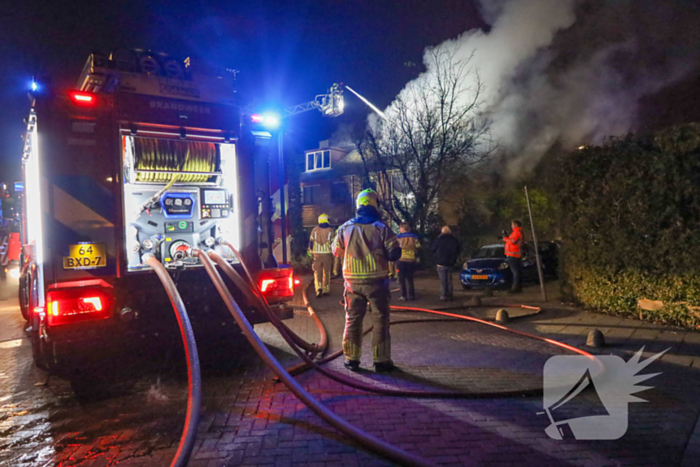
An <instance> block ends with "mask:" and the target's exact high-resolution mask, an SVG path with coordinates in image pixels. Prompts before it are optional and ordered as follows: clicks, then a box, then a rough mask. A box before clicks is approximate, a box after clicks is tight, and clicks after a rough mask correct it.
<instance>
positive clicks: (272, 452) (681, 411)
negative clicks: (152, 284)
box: [0, 285, 700, 466]
mask: <svg viewBox="0 0 700 467" xmlns="http://www.w3.org/2000/svg"><path fill="white" fill-rule="evenodd" d="M333 292H334V294H335V295H334V297H331V298H324V299H321V300H319V301H318V302H317V303H316V305H317V308H318V311H319V315H320V317H321V319H322V320H323V321H324V323H326V325H327V327H328V330H329V334H330V338H331V339H330V346H331V349H332V350H333V349H336V348H338V347H339V345H340V330H341V329H342V320H343V313H342V310H341V309H340V308H339V307H338V306H337V301H338V297H339V296H340V286H339V285H334V287H333ZM526 298H527V297H526ZM424 299H425V300H429V297H424ZM498 299H499V297H495V298H494V299H493V300H494V301H496V300H498ZM14 305H15V304H14V302H13V301H5V302H0V333H2V334H0V335H2V339H0V340H2V341H3V342H0V391H1V392H0V464H2V465H20V466H28V465H32V466H33V465H61V466H70V465H80V466H105V465H115V464H117V463H119V464H120V465H149V466H151V465H156V466H158V465H168V463H169V461H170V459H171V458H172V456H173V454H174V453H175V449H176V447H177V441H178V438H179V435H180V430H181V427H182V423H183V421H184V409H185V396H186V374H185V371H184V367H183V366H182V362H181V361H179V360H177V357H174V358H171V360H169V361H167V362H166V361H156V362H152V365H151V366H150V367H148V368H147V369H146V370H143V369H141V370H139V371H138V372H137V373H136V374H135V376H134V377H132V378H130V379H129V378H127V379H125V380H124V381H122V384H121V385H120V387H119V388H117V390H115V392H114V393H113V394H111V395H110V397H108V398H106V399H101V400H78V399H77V398H76V397H75V396H74V394H73V393H72V391H71V389H70V386H69V384H68V383H67V382H65V381H63V380H60V379H57V378H52V379H51V380H50V384H49V385H48V386H37V385H35V383H37V382H42V381H43V380H44V379H45V377H44V375H43V374H42V373H41V372H40V371H38V370H36V369H35V368H34V367H33V366H32V365H31V351H30V348H29V345H28V341H27V340H26V339H24V338H23V337H22V332H21V328H22V321H21V318H20V317H19V310H18V309H17V308H16V307H15V306H14ZM418 317H420V316H417V315H416V314H413V313H411V314H408V313H400V314H395V315H393V316H392V319H394V320H397V319H405V318H410V319H415V318H418ZM288 323H289V324H290V326H291V327H292V328H293V329H295V330H296V331H298V333H299V334H301V335H303V336H306V337H307V338H308V339H309V340H312V341H313V340H316V339H317V337H316V330H315V326H314V325H313V323H312V322H311V320H310V319H309V318H308V317H306V316H305V315H304V314H302V313H299V314H297V315H296V316H295V319H294V320H291V321H289V322H288ZM513 326H514V327H518V328H522V329H526V330H531V331H534V332H540V333H542V334H546V335H550V336H555V337H556V336H559V337H561V338H563V339H565V340H567V341H568V342H571V343H573V344H575V345H581V344H582V343H583V342H584V341H585V332H586V329H588V328H590V327H592V326H595V327H604V328H605V330H606V333H607V334H608V335H610V336H611V337H610V338H611V339H612V338H615V336H627V335H628V334H629V336H627V338H625V339H623V337H617V339H619V340H618V341H615V346H614V347H612V348H609V349H606V351H608V352H610V351H612V352H614V353H618V354H621V355H626V357H625V358H628V356H629V354H630V353H631V352H632V351H634V350H636V349H638V348H639V347H640V346H641V344H642V343H646V344H647V345H648V349H649V350H651V351H656V350H657V349H661V348H666V347H668V346H672V351H671V352H670V355H668V357H667V356H665V357H664V358H663V359H662V360H661V361H660V362H657V363H654V364H653V365H652V366H651V367H649V368H648V372H658V371H662V372H663V373H662V375H660V376H657V377H655V378H654V379H652V380H650V381H649V383H648V384H649V385H654V386H657V387H656V388H655V389H652V390H649V391H646V392H644V393H642V394H641V395H642V396H643V397H644V398H646V399H648V400H649V402H648V403H646V404H631V406H630V416H629V420H630V429H629V431H628V433H627V435H626V436H624V437H623V438H622V439H620V440H617V441H587V442H582V441H573V440H571V441H555V440H551V439H549V438H548V437H547V436H546V435H545V433H544V428H545V427H546V426H547V425H548V420H547V419H546V416H543V415H537V412H540V411H541V410H542V402H541V398H539V397H518V398H502V399H476V400H428V399H408V398H395V397H381V396H374V395H367V394H365V393H362V392H360V391H356V390H352V389H348V388H346V387H343V386H340V385H339V384H337V383H335V382H332V381H329V380H328V379H326V378H324V377H322V376H320V375H317V374H315V373H312V372H309V373H305V374H303V375H300V376H298V380H299V381H300V382H301V383H302V384H303V385H304V386H305V387H307V388H308V389H309V390H310V391H311V392H312V393H313V394H315V395H316V396H318V397H320V398H321V400H323V402H324V403H326V404H327V405H328V406H329V407H330V408H331V409H332V410H333V411H334V412H336V413H338V414H340V415H342V416H343V417H345V418H346V419H347V420H349V421H351V422H352V423H354V424H356V425H357V426H359V427H360V428H363V429H365V430H367V431H368V432H370V433H372V434H374V435H376V436H378V437H380V438H382V439H384V440H386V441H389V442H391V443H394V444H396V445H398V446H401V447H403V448H404V449H406V450H409V451H412V452H416V453H419V454H420V455H422V456H424V457H426V458H428V459H429V460H431V461H433V462H435V463H437V464H440V465H502V466H506V465H519V466H520V465H538V466H539V465H591V466H593V465H595V466H598V465H678V464H679V463H680V462H681V459H682V456H683V453H684V450H685V447H686V444H687V443H688V439H689V438H690V435H691V432H692V431H693V428H694V426H695V423H696V420H697V418H698V411H699V410H700V398H698V397H697V388H698V387H700V386H699V385H698V383H700V373H698V372H697V370H696V369H695V368H694V366H693V365H694V362H695V358H696V357H697V356H698V355H700V352H699V351H698V346H697V343H699V342H700V340H698V339H697V336H698V334H695V333H690V334H689V333H685V332H683V333H675V334H674V330H669V329H668V328H663V327H654V326H646V325H644V326H642V325H641V323H637V322H634V321H629V320H619V319H616V320H615V321H611V320H610V317H602V316H600V315H594V314H590V313H580V312H577V311H575V310H570V309H562V310H559V311H557V312H552V311H548V312H546V313H543V314H542V315H540V316H537V317H534V318H531V319H530V320H528V321H525V322H516V323H514V324H513ZM256 330H257V331H258V332H259V333H260V334H261V336H262V337H263V338H264V340H265V341H266V342H267V343H268V345H270V346H271V348H272V349H273V352H274V353H275V354H276V355H278V356H279V357H280V358H281V359H282V360H284V361H285V362H286V363H287V364H288V365H291V364H292V363H295V362H297V360H296V358H294V357H292V355H291V351H290V350H289V349H288V348H287V346H286V345H285V344H284V343H282V342H281V340H280V338H279V337H278V336H277V334H276V333H275V332H274V330H273V329H272V328H271V327H270V326H269V325H259V326H256ZM640 331H644V332H640ZM679 335H680V336H681V337H680V338H679ZM392 336H393V342H394V357H395V360H396V362H397V364H399V365H400V367H401V370H402V371H401V372H399V373H397V374H396V375H391V376H386V375H381V376H380V375H377V374H375V373H374V372H372V371H371V370H367V371H363V372H361V373H359V374H357V375H352V374H350V373H349V372H347V371H346V370H344V369H343V368H342V363H341V361H340V360H338V361H335V362H332V363H330V364H329V365H328V368H329V369H331V370H332V371H337V372H340V373H343V374H345V375H352V377H354V378H358V379H360V380H363V381H365V382H373V383H375V384H381V385H385V386H398V387H423V388H432V389H440V388H453V389H454V388H458V389H461V390H468V391H475V390H484V389H493V390H498V389H512V388H514V387H523V388H526V387H534V386H537V385H538V384H539V382H540V381H541V375H542V365H543V364H544V362H545V361H546V359H547V358H548V357H549V356H551V355H553V354H555V353H556V354H561V353H562V352H561V351H560V350H561V349H557V348H554V347H551V346H549V345H547V344H543V343H540V342H538V341H534V340H529V339H526V338H522V337H516V336H512V335H508V334H505V333H504V332H502V331H498V330H494V329H490V328H487V327H484V326H482V325H476V324H472V323H444V322H425V323H417V324H404V325H400V326H399V325H397V326H395V327H393V328H392ZM635 336H636V337H635ZM7 342H10V343H11V344H7V345H4V346H3V345H2V344H5V343H7ZM365 350H366V353H365V355H364V356H363V366H364V367H365V368H368V367H369V362H370V358H369V348H368V347H367V345H366V346H365ZM204 390H205V401H204V407H203V417H202V421H201V423H200V427H199V437H198V440H197V447H196V450H195V452H194V455H193V458H192V461H191V465H193V466H219V465H270V466H272V465H279V466H284V465H317V466H328V465H387V462H386V461H384V460H383V459H381V458H378V457H376V456H374V455H372V454H369V453H367V452H366V451H364V450H363V449H361V448H359V447H358V446H356V445H355V444H354V443H353V442H351V441H349V440H348V439H346V438H345V437H343V436H342V435H339V434H338V433H336V432H335V431H334V430H332V429H331V428H329V427H328V426H326V425H325V424H324V423H323V422H322V421H321V420H320V419H318V418H317V417H316V416H315V415H314V414H313V413H311V412H310V411H309V410H308V409H307V408H306V407H304V406H303V405H302V404H300V403H299V402H298V400H297V399H296V398H295V397H294V396H293V395H291V394H290V393H289V392H288V391H287V390H286V388H285V387H284V386H283V385H281V384H278V383H275V382H274V380H273V379H272V377H271V374H270V373H269V371H267V370H266V369H265V368H264V367H263V366H262V364H261V362H260V361H259V359H258V358H257V356H255V355H254V354H253V353H252V352H251V351H250V350H249V349H248V347H247V346H245V345H242V346H240V348H239V349H237V351H236V353H235V355H232V364H231V365H230V368H228V369H226V370H223V371H218V372H214V371H209V372H207V373H206V374H205V379H204ZM595 403H596V400H595V398H594V397H592V396H591V394H584V396H583V397H582V398H579V399H577V401H576V402H574V403H572V404H571V405H570V406H569V407H568V412H567V413H568V414H571V415H576V414H579V415H585V414H586V410H587V409H590V408H591V407H593V406H594V405H595ZM688 465H693V464H688Z"/></svg>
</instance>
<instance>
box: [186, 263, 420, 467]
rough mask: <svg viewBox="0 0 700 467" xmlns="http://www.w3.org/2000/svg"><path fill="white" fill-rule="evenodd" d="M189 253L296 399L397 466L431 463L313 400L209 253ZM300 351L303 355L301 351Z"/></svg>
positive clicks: (264, 359)
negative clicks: (247, 314)
mask: <svg viewBox="0 0 700 467" xmlns="http://www.w3.org/2000/svg"><path fill="white" fill-rule="evenodd" d="M192 255H193V256H194V257H197V258H199V259H200V261H201V262H202V264H203V265H204V268H205V269H206V271H207V273H208V274H209V277H210V278H211V280H212V282H213V283H214V286H215V287H216V289H217V290H218V291H219V294H220V295H221V298H222V299H223V300H224V302H225V304H226V306H227V308H228V309H229V311H230V312H231V315H232V316H233V318H234V319H235V320H236V323H237V324H238V326H239V327H240V328H241V330H242V331H243V334H245V336H246V338H247V339H248V342H250V344H251V345H252V346H253V348H254V349H255V351H256V352H257V353H258V355H260V357H261V358H262V359H263V361H264V362H265V364H266V365H267V366H268V367H269V368H270V370H272V372H273V373H274V374H275V375H276V376H277V377H278V378H279V379H281V380H282V381H283V382H284V384H285V385H286V386H287V387H288V388H289V390H290V391H292V393H293V394H294V395H295V396H297V398H299V400H301V401H302V402H303V403H304V404H305V405H306V406H307V407H309V408H310V409H311V410H312V411H313V412H314V413H315V414H316V415H318V416H319V417H321V418H322V419H323V420H324V421H326V422H327V423H328V424H329V425H331V426H333V427H334V428H336V429H337V430H338V431H340V432H342V433H345V434H346V435H347V436H349V437H351V438H352V439H354V440H355V441H357V442H358V443H360V444H361V445H363V446H365V447H367V448H369V449H370V450H371V451H373V452H375V453H377V454H380V455H382V456H384V457H386V458H387V459H390V460H392V461H394V462H397V463H399V464H400V465H408V466H427V465H430V464H429V463H428V462H427V461H425V460H423V459H421V458H419V457H417V456H414V455H412V454H409V453H407V452H405V451H403V450H402V449H399V448H397V447H394V446H391V445H390V444H387V443H385V442H384V441H381V440H380V439H378V438H375V437H374V436H372V435H370V434H368V433H365V432H363V431H361V430H359V429H357V428H356V427H354V426H353V425H351V424H349V423H348V422H346V421H345V420H343V419H342V418H340V417H338V416H337V415H336V414H334V413H333V412H331V411H330V410H329V409H327V408H326V407H325V406H323V405H321V404H320V403H319V402H318V401H317V400H316V399H314V398H313V397H311V395H310V394H309V393H308V392H307V391H306V390H305V389H304V388H302V387H301V385H300V384H299V383H297V382H296V380H295V379H294V378H292V377H291V376H290V375H289V374H288V373H287V372H286V371H285V370H284V368H283V367H282V365H281V364H280V363H279V362H278V361H277V360H276V359H275V358H274V357H273V355H272V354H271V353H270V351H269V350H268V348H267V347H266V346H265V344H264V343H263V342H262V341H261V340H260V338H259V337H258V335H257V334H256V333H255V331H254V330H253V326H252V325H251V324H250V322H249V321H248V320H247V319H246V317H245V315H244V314H243V312H242V311H241V308H240V307H239V306H238V303H237V302H236V300H235V299H234V298H233V296H232V295H231V292H229V290H228V288H227V287H226V285H225V283H224V281H223V280H222V279H221V276H220V275H219V272H218V271H217V270H216V268H215V266H214V263H213V262H212V260H211V259H209V256H208V255H207V254H206V253H204V252H203V251H201V250H198V249H195V250H193V252H192ZM301 353H302V354H303V352H301Z"/></svg>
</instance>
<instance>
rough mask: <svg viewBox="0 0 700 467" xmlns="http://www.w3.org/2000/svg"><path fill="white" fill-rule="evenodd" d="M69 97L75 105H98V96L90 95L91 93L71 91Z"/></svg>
mask: <svg viewBox="0 0 700 467" xmlns="http://www.w3.org/2000/svg"><path fill="white" fill-rule="evenodd" d="M68 95H69V96H70V100H71V101H73V103H74V104H75V105H82V106H86V107H92V106H94V105H95V104H97V96H95V95H94V94H90V93H89V92H82V91H70V92H69V93H68Z"/></svg>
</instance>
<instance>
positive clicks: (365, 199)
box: [356, 188, 379, 209]
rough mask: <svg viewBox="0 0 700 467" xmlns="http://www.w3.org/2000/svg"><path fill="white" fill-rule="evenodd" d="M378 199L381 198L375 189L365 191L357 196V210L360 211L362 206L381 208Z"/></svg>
mask: <svg viewBox="0 0 700 467" xmlns="http://www.w3.org/2000/svg"><path fill="white" fill-rule="evenodd" d="M378 199H379V196H378V195H377V192H376V191H374V190H373V189H371V188H368V189H366V190H363V191H361V192H360V194H359V195H357V203H356V204H357V209H360V208H361V207H362V206H374V207H375V208H376V207H379V206H378V203H377V200H378Z"/></svg>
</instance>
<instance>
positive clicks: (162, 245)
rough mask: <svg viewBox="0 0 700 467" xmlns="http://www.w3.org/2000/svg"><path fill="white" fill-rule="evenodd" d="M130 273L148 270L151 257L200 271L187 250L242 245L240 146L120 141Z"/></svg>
mask: <svg viewBox="0 0 700 467" xmlns="http://www.w3.org/2000/svg"><path fill="white" fill-rule="evenodd" d="M122 150H123V167H124V177H123V180H124V186H123V190H124V192H123V194H124V219H125V222H124V239H125V245H124V248H125V252H126V257H127V271H128V272H135V271H142V270H147V269H150V267H149V266H148V265H146V264H145V263H144V262H143V260H142V255H144V254H146V253H153V254H154V255H155V256H156V258H157V259H159V260H160V261H162V262H163V263H164V264H165V265H166V266H167V267H173V265H177V266H179V267H197V266H198V262H197V261H195V260H193V259H191V258H187V255H186V251H187V249H188V248H201V249H205V250H206V249H209V248H217V251H219V252H220V253H222V254H223V255H224V256H225V257H227V258H230V257H231V255H230V252H229V251H228V249H227V248H225V247H221V246H217V245H216V243H217V242H216V239H218V238H226V239H228V240H229V241H231V242H232V243H233V244H234V245H238V243H239V239H240V237H241V222H240V213H239V192H238V183H237V176H238V174H237V170H236V169H237V167H236V165H237V160H236V157H237V156H236V146H235V144H234V143H223V142H220V143H213V142H203V141H192V140H181V139H174V138H155V137H141V136H132V135H123V136H122Z"/></svg>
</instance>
